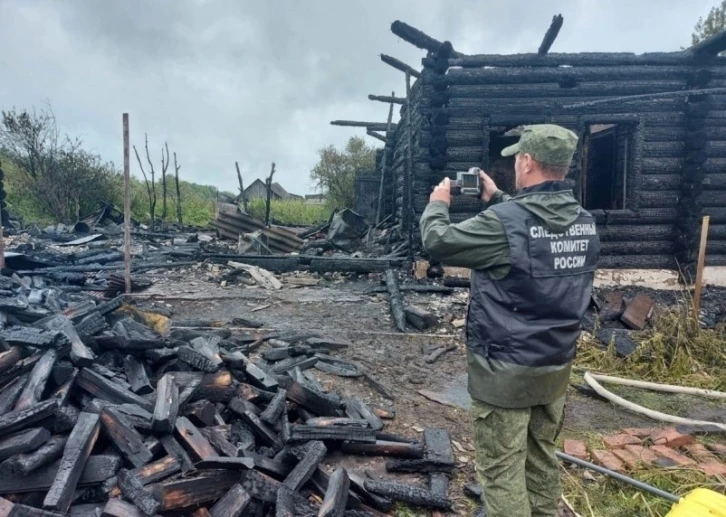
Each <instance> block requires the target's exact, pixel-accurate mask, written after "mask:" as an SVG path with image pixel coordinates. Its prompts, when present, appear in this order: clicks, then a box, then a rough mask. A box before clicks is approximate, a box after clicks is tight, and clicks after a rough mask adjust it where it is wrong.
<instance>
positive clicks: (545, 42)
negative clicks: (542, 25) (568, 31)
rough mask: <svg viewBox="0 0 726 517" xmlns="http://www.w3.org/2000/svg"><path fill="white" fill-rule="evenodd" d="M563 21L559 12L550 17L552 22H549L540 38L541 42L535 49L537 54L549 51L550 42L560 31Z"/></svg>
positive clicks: (544, 53) (552, 41) (540, 54)
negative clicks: (547, 27)
mask: <svg viewBox="0 0 726 517" xmlns="http://www.w3.org/2000/svg"><path fill="white" fill-rule="evenodd" d="M563 22H564V19H563V18H562V15H561V14H558V15H555V16H553V17H552V23H551V24H550V26H549V29H547V32H546V33H545V35H544V38H542V43H541V44H540V46H539V50H537V55H539V56H544V55H546V54H547V52H549V51H550V48H552V44H553V43H554V42H555V40H556V39H557V35H558V34H559V33H560V29H561V28H562V23H563Z"/></svg>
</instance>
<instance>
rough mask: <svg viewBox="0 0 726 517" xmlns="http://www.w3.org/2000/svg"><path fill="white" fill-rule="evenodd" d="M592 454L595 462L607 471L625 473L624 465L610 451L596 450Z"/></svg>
mask: <svg viewBox="0 0 726 517" xmlns="http://www.w3.org/2000/svg"><path fill="white" fill-rule="evenodd" d="M590 453H591V454H592V457H593V459H594V460H595V462H596V463H599V464H600V465H601V466H603V467H605V468H606V469H610V470H614V471H615V472H623V471H624V470H625V466H624V465H623V463H622V462H621V461H620V460H619V459H618V458H617V456H615V455H614V454H613V453H612V452H610V451H604V450H602V449H594V450H592V451H590Z"/></svg>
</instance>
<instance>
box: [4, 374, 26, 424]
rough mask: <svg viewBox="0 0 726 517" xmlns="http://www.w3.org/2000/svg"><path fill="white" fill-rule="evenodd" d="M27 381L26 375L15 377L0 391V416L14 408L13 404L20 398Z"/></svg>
mask: <svg viewBox="0 0 726 517" xmlns="http://www.w3.org/2000/svg"><path fill="white" fill-rule="evenodd" d="M27 381H28V376H27V375H23V376H22V377H17V378H15V379H13V380H12V381H10V382H9V383H7V384H6V385H5V386H4V387H3V388H2V389H1V390H0V415H4V414H5V413H7V412H8V411H10V410H11V409H13V407H15V403H16V402H17V400H18V398H20V394H21V393H22V392H23V389H24V386H25V383H26V382H27Z"/></svg>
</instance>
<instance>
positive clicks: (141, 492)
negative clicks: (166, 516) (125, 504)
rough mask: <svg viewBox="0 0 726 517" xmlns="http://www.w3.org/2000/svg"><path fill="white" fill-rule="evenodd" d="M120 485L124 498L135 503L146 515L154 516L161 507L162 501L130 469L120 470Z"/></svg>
mask: <svg viewBox="0 0 726 517" xmlns="http://www.w3.org/2000/svg"><path fill="white" fill-rule="evenodd" d="M118 486H119V488H120V489H121V494H122V495H123V496H124V498H126V499H128V500H129V501H130V502H132V503H133V504H135V505H136V507H137V508H139V509H140V510H141V511H142V512H143V513H144V515H149V516H152V515H154V514H156V512H157V511H159V509H160V508H161V503H160V502H159V501H158V500H157V499H156V498H155V497H154V495H153V494H152V493H151V492H150V491H149V490H147V489H146V488H144V485H142V484H141V481H139V480H138V478H137V477H136V476H134V475H133V474H132V473H131V472H130V471H129V470H127V469H121V470H120V471H119V473H118Z"/></svg>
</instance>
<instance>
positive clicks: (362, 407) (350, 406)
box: [345, 398, 383, 431]
mask: <svg viewBox="0 0 726 517" xmlns="http://www.w3.org/2000/svg"><path fill="white" fill-rule="evenodd" d="M345 408H346V411H348V410H350V411H351V413H352V414H350V413H349V416H350V417H351V418H356V417H358V418H363V419H365V420H366V421H367V422H368V425H370V426H371V429H373V430H374V431H380V430H382V429H383V422H381V419H380V418H378V416H377V415H376V414H375V413H374V412H373V411H372V410H371V408H369V407H368V406H367V405H366V404H364V403H363V402H361V401H360V400H358V399H356V398H349V399H346V401H345Z"/></svg>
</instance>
